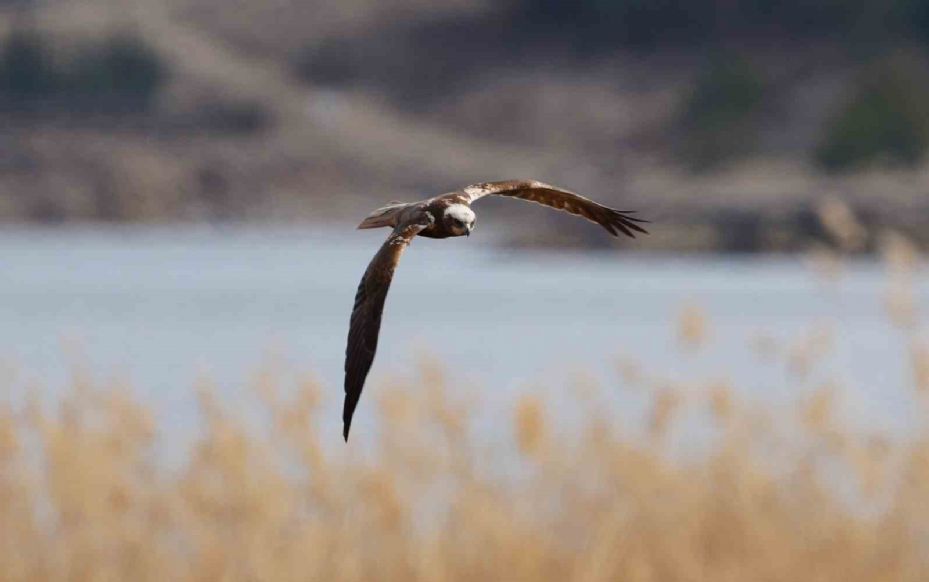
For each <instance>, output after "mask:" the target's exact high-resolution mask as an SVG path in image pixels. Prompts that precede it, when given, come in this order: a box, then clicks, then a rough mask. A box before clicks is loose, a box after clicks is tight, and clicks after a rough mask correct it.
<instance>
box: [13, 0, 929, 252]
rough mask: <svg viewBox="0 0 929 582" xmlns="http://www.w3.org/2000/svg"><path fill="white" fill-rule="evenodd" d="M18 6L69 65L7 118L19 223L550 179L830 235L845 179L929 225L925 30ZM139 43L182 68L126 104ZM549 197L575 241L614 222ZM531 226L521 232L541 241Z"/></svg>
mask: <svg viewBox="0 0 929 582" xmlns="http://www.w3.org/2000/svg"><path fill="white" fill-rule="evenodd" d="M580 4H584V3H580ZM619 4H622V3H618V4H617V5H619ZM672 4H673V3H672ZM2 6H3V7H2V8H0V10H2V12H0V14H2V23H3V27H2V28H3V31H4V38H6V39H7V49H9V46H10V39H14V40H15V39H17V38H19V39H20V42H22V39H23V38H25V39H26V40H27V41H29V42H32V43H34V44H35V45H36V46H38V47H39V50H38V53H37V54H41V55H44V56H42V57H41V58H36V57H35V56H33V57H32V58H33V59H34V61H35V62H39V63H43V62H47V63H48V64H47V65H42V66H43V67H45V69H47V70H48V71H49V72H48V77H49V79H50V80H49V81H48V82H47V83H46V84H44V85H43V84H41V83H39V84H35V83H33V85H29V87H31V90H32V91H33V93H26V94H25V95H26V96H25V97H23V96H19V97H17V94H13V93H10V95H12V97H9V96H8V99H7V101H6V106H5V107H4V109H3V111H2V113H0V119H2V122H3V126H4V127H5V128H6V130H5V131H4V132H2V134H0V144H2V148H3V150H4V151H6V152H9V155H6V156H4V159H3V160H2V161H0V218H2V219H3V220H4V221H6V222H20V221H37V222H50V223H56V222H62V221H75V220H76V221H99V220H103V221H157V222H164V221H177V220H181V221H190V220H208V221H227V220H235V221H239V220H253V221H269V220H270V221H295V220H296V221H311V222H312V221H314V220H322V219H326V220H330V219H335V220H345V221H353V220H356V219H357V218H358V217H359V216H360V215H362V214H364V213H365V211H366V209H367V207H368V205H371V204H376V203H377V202H379V201H383V200H390V199H412V198H417V197H421V196H424V195H428V194H432V193H437V192H439V191H445V190H449V189H453V188H456V187H459V186H461V185H464V184H467V183H470V182H473V181H478V180H489V179H499V178H509V177H521V176H532V177H537V178H539V179H544V180H546V181H549V182H553V183H557V184H562V185H565V186H568V187H570V188H572V189H574V190H578V191H582V192H585V193H589V194H590V195H591V196H593V197H595V198H598V199H600V200H603V201H605V202H608V203H613V204H616V205H619V206H622V207H635V208H638V209H640V210H641V211H642V212H644V213H646V214H647V215H648V216H650V217H653V218H654V219H655V220H657V221H659V223H660V224H661V225H662V226H661V227H660V228H658V229H656V232H655V234H654V236H652V237H650V238H649V239H648V242H646V243H645V244H646V245H647V246H649V247H652V248H700V249H712V248H725V249H729V250H759V249H783V250H791V249H800V248H805V247H806V246H808V245H809V243H810V241H811V240H812V239H820V238H824V237H825V233H823V232H822V231H821V230H818V229H817V228H816V226H815V224H816V223H817V221H815V220H811V216H814V215H815V213H816V212H817V209H818V208H819V206H820V205H821V203H822V201H823V199H824V198H826V197H837V198H839V199H842V200H844V202H845V203H846V204H848V205H849V206H851V207H852V208H853V209H854V210H855V211H856V212H857V213H858V214H860V215H861V216H862V217H863V218H864V219H866V220H868V221H869V222H871V223H872V224H874V225H876V226H884V227H887V228H896V229H902V230H904V231H906V232H908V233H909V234H910V235H911V236H914V237H916V238H918V239H921V240H922V242H923V243H925V242H927V240H926V239H927V238H929V235H927V234H925V233H929V228H926V226H927V225H926V224H923V222H924V221H925V220H926V218H923V217H929V212H926V210H929V208H927V207H929V196H927V192H926V190H927V187H929V182H927V177H929V166H927V165H926V162H925V160H924V157H923V153H924V149H925V146H924V144H923V139H924V137H925V139H926V141H927V142H929V137H926V136H924V134H923V127H922V120H924V119H929V117H927V112H926V111H924V110H923V106H922V105H921V104H920V99H919V98H920V97H921V96H922V95H923V93H922V91H923V90H924V89H923V87H922V86H921V84H920V83H919V82H918V81H912V80H913V79H919V78H921V73H923V72H925V68H926V58H925V55H924V51H923V49H922V45H921V44H919V43H918V42H916V40H913V41H910V40H906V41H905V42H900V43H894V44H892V45H887V44H886V43H884V44H882V45H881V46H882V47H885V48H882V49H881V50H879V51H874V54H869V55H864V56H862V55H860V54H857V53H856V52H855V51H852V50H850V49H849V45H848V43H843V42H841V41H837V40H836V39H835V35H834V34H833V33H832V32H830V33H829V34H825V33H824V34H818V33H817V34H812V33H811V34H807V35H805V36H800V35H797V34H793V33H791V32H790V31H788V32H787V33H781V34H780V35H778V34H775V33H773V32H771V31H767V30H764V31H761V32H758V31H757V30H756V31H754V32H752V30H753V29H751V28H745V27H743V28H738V27H732V29H733V30H735V31H736V32H728V33H727V32H725V30H726V29H724V28H721V29H720V30H723V32H719V31H718V30H717V32H716V33H714V34H716V35H717V36H716V37H714V39H715V40H714V41H713V42H709V41H706V40H705V39H704V38H703V37H700V36H693V38H690V37H687V38H678V37H671V38H665V37H663V36H660V35H659V36H657V37H656V39H652V41H653V42H654V45H653V46H644V45H643V43H644V42H645V41H643V40H642V39H640V38H639V37H638V36H635V35H630V33H629V30H631V29H627V28H622V27H617V28H616V29H615V30H612V29H611V31H610V33H609V34H605V33H603V32H602V31H601V30H600V29H599V28H597V27H594V26H593V25H592V24H591V23H590V22H588V21H587V20H585V19H587V18H588V17H589V16H588V15H586V14H585V13H584V12H582V11H581V12H577V13H571V14H567V13H566V14H565V15H563V18H565V19H567V20H566V21H565V22H567V23H569V24H572V25H573V26H568V27H562V28H561V29H560V31H559V29H557V28H553V27H552V26H551V24H549V23H547V22H548V21H547V20H546V19H547V18H554V17H556V16H558V14H559V12H558V10H562V9H563V6H562V4H560V3H558V2H555V1H554V0H549V2H547V3H546V2H522V3H520V2H514V3H510V4H506V3H504V4H492V3H481V2H478V3H473V2H463V1H451V2H443V3H440V4H439V5H438V7H436V5H435V4H433V3H425V2H422V1H420V0H393V1H391V2H374V1H373V0H371V1H367V0H357V1H353V2H348V3H324V2H295V1H288V0H278V1H275V2H258V1H257V0H235V1H232V2H217V1H215V0H175V1H174V2H171V3H156V2H148V1H145V0H135V1H134V2H133V3H131V4H129V5H127V3H125V2H121V3H115V2H108V1H106V0H85V1H72V2H62V1H49V2H43V3H32V2H12V3H11V2H7V3H6V4H4V5H2ZM610 14H611V13H610ZM620 16H622V20H617V21H616V22H615V23H614V25H615V24H616V23H619V22H630V21H632V22H635V20H632V19H633V17H635V18H640V19H641V18H642V16H641V15H639V14H638V13H635V12H629V11H628V10H627V11H626V12H623V13H622V14H621V15H620ZM656 17H661V18H663V19H664V20H662V22H665V23H667V25H668V28H669V30H670V29H672V26H671V25H673V24H674V14H673V13H669V14H658V15H656ZM617 18H618V17H617ZM781 18H782V20H784V18H786V17H781ZM784 22H789V21H787V20H784ZM714 26H717V28H718V27H719V26H721V25H714ZM745 26H746V27H747V26H748V25H745ZM784 26H786V25H784ZM656 30H657V29H656ZM714 30H716V29H714ZM583 31H588V34H587V35H586V36H584V34H582V33H583ZM615 31H619V32H616V33H615V34H614V32H615ZM749 32H751V34H749ZM656 34H658V33H656ZM696 34H697V33H696V32H694V35H696ZM604 38H606V39H609V40H610V42H607V41H605V40H603V39H604ZM113 39H117V40H118V41H120V42H121V43H122V44H120V42H114V41H113ZM127 39H128V41H127ZM585 39H589V40H585ZM616 39H618V40H616ZM646 40H648V39H646ZM652 41H650V42H652ZM107 43H110V44H107ZM611 43H612V44H611ZM26 45H27V46H28V42H27V43H26ZM98 45H100V46H104V47H105V48H104V49H100V48H94V47H96V46H98ZM126 46H129V47H130V48H131V49H132V50H133V51H135V52H134V53H132V55H135V58H136V59H137V60H135V61H133V60H131V59H129V60H128V61H126V60H125V59H123V60H122V61H120V60H119V58H118V57H119V55H121V54H122V53H120V52H118V51H120V50H123V51H125V49H126ZM855 46H858V45H855ZM88 47H90V48H88ZM106 47H109V48H106ZM114 47H115V48H114ZM139 47H141V48H139ZM94 51H97V52H96V53H95V52H94ZM107 51H109V52H107ZM9 52H10V51H9V50H7V54H9ZM34 52H35V51H34ZM30 54H31V53H30ZM95 54H103V55H115V56H110V57H106V58H104V57H101V58H98V59H97V60H93V58H91V57H92V56H93V55H95ZM140 54H141V55H142V57H145V58H148V57H147V56H146V55H149V54H150V55H151V60H152V62H154V63H156V64H157V66H156V65H152V67H153V68H154V70H157V71H162V70H163V74H161V75H160V76H158V77H157V79H155V80H153V81H152V82H151V83H150V85H151V86H150V87H149V86H148V85H146V86H145V91H148V92H147V93H145V94H144V95H145V99H140V98H139V97H138V93H139V91H140V90H139V89H138V88H133V86H126V87H125V88H124V89H122V90H123V91H124V93H125V95H126V96H128V97H125V98H123V99H122V100H120V99H117V97H119V95H121V94H119V93H118V91H117V89H119V88H120V87H123V86H124V85H126V82H125V81H124V79H125V78H126V76H127V75H126V73H120V72H119V71H138V70H139V64H138V63H140V62H141V63H143V64H144V63H146V62H148V61H145V60H141V61H140V60H139V59H140V58H141V57H139V55H140ZM806 54H809V55H814V56H815V58H810V59H805V58H797V57H798V56H802V55H806ZM88 55H91V56H88ZM43 59H44V60H43ZM10 62H11V60H10V59H9V58H8V57H7V63H8V65H9V63H10ZM26 62H33V61H28V60H27V61H26ZM113 62H116V63H117V64H118V63H123V65H122V66H123V69H119V68H115V69H114V70H115V71H116V73H111V77H112V79H110V80H109V81H107V82H104V83H102V84H101V82H99V81H95V83H96V84H93V83H88V82H86V81H83V77H81V73H82V71H85V70H89V71H91V73H93V74H92V75H90V76H91V78H92V79H97V77H99V76H100V75H99V74H97V73H96V69H95V68H94V67H98V68H99V67H102V66H103V64H107V63H110V64H111V65H112V63H113ZM126 62H128V63H129V64H126ZM75 63H76V64H75ZM82 63H83V67H84V68H83V69H82V68H81V66H80V65H81V64H82ZM87 63H90V64H89V65H88V64H87ZM100 63H103V64H100ZM113 67H115V65H112V66H111V68H113ZM8 68H10V67H8ZM39 68H41V67H39ZM11 70H14V72H15V70H16V69H15V68H12V69H11ZM27 70H32V71H34V70H36V67H35V66H32V68H27ZM43 70H44V69H43ZM75 71H76V72H75ZM33 76H34V75H33ZM923 76H924V75H923ZM58 77H61V78H63V79H65V80H66V81H67V83H66V82H65V81H61V82H59V83H58V85H56V84H55V82H56V81H55V79H57V78H58ZM130 77H131V75H130ZM10 78H14V79H15V77H10ZM27 78H31V77H29V76H28V75H27ZM74 79H77V81H75V80H74ZM78 81H81V82H80V83H79V82H78ZM144 81H145V79H144V78H142V79H141V80H140V82H144ZM107 83H108V84H107ZM11 86H12V85H11ZM56 87H57V88H56ZM75 87H77V88H81V89H80V91H79V90H78V89H77V88H75ZM87 87H90V89H87ZM100 87H102V89H101V88H100ZM42 91H44V93H43V92H42ZM81 91H83V93H82V92H81ZM133 91H135V93H133ZM113 95H116V97H113ZM37 96H39V97H41V99H40V98H37ZM130 98H131V99H130ZM914 103H915V105H914ZM0 104H2V100H0ZM101 104H102V105H101ZM109 104H112V106H109ZM875 128H877V129H875ZM885 128H889V129H885ZM913 128H915V129H913ZM925 131H926V132H927V133H926V135H929V123H927V124H926V128H925ZM862 136H863V137H862ZM507 208H509V209H510V210H509V212H515V210H514V209H513V207H512V206H508V205H505V204H504V205H498V209H499V211H500V212H503V213H506V212H507ZM495 210H497V209H495ZM532 213H533V214H532V217H533V218H535V217H538V219H539V220H546V221H551V222H552V223H553V224H555V225H557V226H559V227H560V228H559V229H557V230H559V231H562V232H563V233H564V239H565V240H564V241H561V242H572V241H573V242H576V243H578V244H585V243H586V242H589V240H598V239H599V237H592V236H591V235H589V233H588V232H587V230H586V229H584V228H583V225H577V224H576V223H575V222H573V221H570V220H567V221H565V220H562V219H561V217H557V216H554V217H553V216H550V215H548V214H545V213H538V214H536V211H535V210H533V211H532ZM521 224H524V225H525V227H524V228H525V230H524V231H522V232H518V231H517V232H512V233H510V234H508V235H507V238H509V239H510V240H512V241H514V242H520V244H536V243H539V242H541V241H536V240H534V238H533V235H532V232H533V230H534V229H532V228H531V226H532V224H530V223H529V222H525V223H521ZM546 239H547V241H548V242H549V243H552V242H558V241H552V240H551V239H549V238H548V237H546ZM588 239H589V240H588ZM559 244H561V243H559Z"/></svg>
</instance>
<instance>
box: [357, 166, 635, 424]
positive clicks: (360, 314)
mask: <svg viewBox="0 0 929 582" xmlns="http://www.w3.org/2000/svg"><path fill="white" fill-rule="evenodd" d="M484 196H509V197H515V198H521V199H523V200H527V201H530V202H536V203H538V204H542V205H545V206H549V207H551V208H555V209H558V210H564V211H565V212H569V213H571V214H575V215H577V216H582V217H584V218H586V219H587V220H590V221H591V222H596V223H597V224H599V225H600V226H602V227H603V228H605V229H606V230H607V231H608V232H609V233H610V234H612V235H614V236H618V234H619V233H620V232H621V233H623V234H625V235H627V236H630V237H635V234H634V232H642V233H644V232H646V231H645V229H643V228H642V227H641V226H639V224H637V223H641V222H646V221H644V220H642V219H640V218H635V217H633V216H631V214H633V213H632V212H629V211H621V210H614V209H612V208H608V207H606V206H603V205H601V204H598V203H596V202H594V201H593V200H590V199H587V198H584V197H583V196H579V195H578V194H574V193H573V192H569V191H567V190H562V189H561V188H557V187H554V186H549V185H548V184H543V183H542V182H536V181H534V180H508V181H505V182H484V183H481V184H474V185H472V186H468V187H466V188H463V189H462V190H459V191H456V192H449V193H448V194H442V195H440V196H436V197H434V198H429V199H427V200H423V201H420V202H410V203H403V202H392V203H390V204H388V205H387V206H384V207H383V208H379V209H377V210H375V211H374V212H372V213H371V214H370V215H368V217H367V218H365V220H364V221H362V223H361V224H360V225H359V226H358V228H384V227H386V228H392V229H393V231H392V232H391V234H390V236H388V237H387V240H386V241H385V242H384V244H383V245H381V248H380V250H379V251H378V252H377V254H375V255H374V258H373V259H372V260H371V263H370V264H369V265H368V268H367V270H366V271H365V274H364V276H363V277H362V278H361V283H360V284H359V285H358V291H357V293H356V294H355V306H354V308H353V309H352V317H351V323H350V325H349V332H348V346H347V347H346V350H345V406H344V408H343V411H342V420H343V436H344V437H345V439H346V440H348V431H349V428H350V427H351V422H352V415H353V414H354V412H355V407H356V406H357V404H358V399H359V398H360V397H361V391H362V388H364V382H365V378H367V375H368V371H369V370H370V369H371V364H372V363H373V362H374V354H375V352H376V350H377V340H378V335H379V332H380V327H381V315H382V313H383V310H384V302H385V300H386V299H387V291H388V289H389V288H390V282H391V281H392V279H393V274H394V270H395V269H396V267H397V264H398V263H399V261H400V256H401V255H402V254H403V251H404V250H406V247H407V246H409V244H410V242H411V241H412V240H413V238H414V237H416V236H422V237H427V238H437V239H442V238H450V237H458V236H470V234H471V232H472V231H473V230H474V226H475V224H476V221H477V217H476V215H475V214H474V211H472V210H471V203H472V202H474V201H475V200H478V199H480V198H482V197H484Z"/></svg>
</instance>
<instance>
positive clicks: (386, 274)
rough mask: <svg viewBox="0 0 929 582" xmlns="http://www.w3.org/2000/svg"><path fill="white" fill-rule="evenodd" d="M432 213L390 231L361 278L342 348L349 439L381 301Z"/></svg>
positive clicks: (345, 434) (377, 331) (372, 350)
mask: <svg viewBox="0 0 929 582" xmlns="http://www.w3.org/2000/svg"><path fill="white" fill-rule="evenodd" d="M432 220H433V219H432V215H430V214H429V213H428V212H425V213H423V216H422V217H421V220H418V221H416V222H415V223H412V224H406V225H401V226H398V227H397V228H396V229H394V231H393V232H391V233H390V236H389V237H387V240H386V241H385V242H384V244H383V245H381V248H380V250H379V251H378V252H377V254H376V255H374V258H373V259H372V260H371V263H369V264H368V268H367V270H366V271H365V274H364V276H363V277H362V278H361V283H360V284H359V285H358V291H357V292H356V293H355V307H354V309H352V318H351V323H350V325H349V330H348V345H347V347H346V348H345V405H344V408H343V409H342V422H343V428H342V436H343V437H344V438H345V440H346V441H347V440H348V430H349V428H350V427H351V424H352V415H353V414H354V413H355V407H356V406H357V405H358V399H359V398H360V397H361V390H362V389H363V388H364V383H365V378H367V376H368V371H369V370H370V369H371V364H373V363H374V353H375V352H376V351H377V338H378V335H379V334H380V330H381V314H382V313H383V311H384V301H385V300H386V299H387V291H388V290H389V289H390V283H391V281H392V280H393V276H394V270H395V269H396V268H397V264H398V263H399V262H400V256H401V255H402V254H403V251H404V250H406V247H407V246H408V245H409V244H410V241H412V240H413V237H415V236H416V235H417V234H419V233H420V231H422V230H423V229H424V228H428V227H429V225H430V224H432Z"/></svg>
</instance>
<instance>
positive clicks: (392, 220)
mask: <svg viewBox="0 0 929 582" xmlns="http://www.w3.org/2000/svg"><path fill="white" fill-rule="evenodd" d="M406 206H407V204H406V202H391V203H390V204H388V205H387V206H384V207H381V208H378V209H377V210H375V211H374V212H372V213H371V214H369V215H368V216H367V218H365V219H364V220H362V221H361V224H359V225H358V228H381V227H382V226H389V227H391V228H393V227H395V226H397V223H398V221H399V218H400V211H401V210H403V209H404V208H406Z"/></svg>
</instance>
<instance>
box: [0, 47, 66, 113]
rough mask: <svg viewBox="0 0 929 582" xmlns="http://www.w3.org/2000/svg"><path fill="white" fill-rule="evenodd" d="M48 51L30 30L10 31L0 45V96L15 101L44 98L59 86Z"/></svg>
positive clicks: (23, 101) (19, 102)
mask: <svg viewBox="0 0 929 582" xmlns="http://www.w3.org/2000/svg"><path fill="white" fill-rule="evenodd" d="M60 81H61V79H60V77H59V75H58V72H57V71H56V70H55V66H54V63H53V61H52V58H51V55H50V51H49V50H48V48H47V47H46V44H45V42H44V41H43V39H42V38H41V37H39V36H38V35H37V34H35V33H33V32H28V31H27V32H14V33H13V34H11V35H10V36H9V37H8V38H7V40H6V42H5V43H4V44H3V46H2V48H0V98H2V99H4V100H6V101H12V102H13V103H15V104H22V103H26V102H31V101H35V100H38V99H43V98H48V97H50V96H52V95H53V94H54V93H55V91H57V90H58V89H59V88H60Z"/></svg>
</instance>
